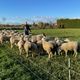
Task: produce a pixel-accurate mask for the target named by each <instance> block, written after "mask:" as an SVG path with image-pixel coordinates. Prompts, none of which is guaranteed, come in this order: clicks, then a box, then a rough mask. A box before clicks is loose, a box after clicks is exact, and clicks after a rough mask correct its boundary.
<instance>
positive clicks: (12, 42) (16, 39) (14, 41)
mask: <svg viewBox="0 0 80 80" xmlns="http://www.w3.org/2000/svg"><path fill="white" fill-rule="evenodd" d="M19 40H20V36H14V35H13V36H11V37H10V44H11V48H13V45H14V44H17V43H18V41H19Z"/></svg>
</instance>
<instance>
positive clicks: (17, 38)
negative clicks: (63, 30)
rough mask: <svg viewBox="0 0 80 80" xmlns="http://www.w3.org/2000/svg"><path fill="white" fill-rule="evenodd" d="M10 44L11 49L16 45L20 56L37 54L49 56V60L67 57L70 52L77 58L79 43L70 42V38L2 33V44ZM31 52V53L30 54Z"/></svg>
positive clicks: (15, 32) (4, 31)
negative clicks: (61, 56)
mask: <svg viewBox="0 0 80 80" xmlns="http://www.w3.org/2000/svg"><path fill="white" fill-rule="evenodd" d="M4 41H5V42H9V43H10V45H11V48H14V47H15V46H14V45H16V46H17V47H18V49H19V55H22V54H25V55H26V57H28V55H29V53H31V54H32V56H34V53H36V54H39V55H41V54H44V53H47V54H48V58H51V57H53V55H54V54H55V55H62V54H63V53H65V56H66V57H67V53H68V51H74V56H75V57H76V56H77V53H78V52H77V49H78V42H77V41H73V40H69V39H68V38H65V39H60V38H58V37H54V38H51V37H49V36H46V35H45V34H38V35H24V34H23V33H19V32H17V31H13V30H2V31H0V43H1V44H2V43H3V42H4ZM30 51H31V52H30Z"/></svg>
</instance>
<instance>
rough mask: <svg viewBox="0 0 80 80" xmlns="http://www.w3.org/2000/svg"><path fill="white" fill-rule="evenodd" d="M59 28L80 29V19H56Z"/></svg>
mask: <svg viewBox="0 0 80 80" xmlns="http://www.w3.org/2000/svg"><path fill="white" fill-rule="evenodd" d="M57 26H58V27H59V28H80V19H58V20H57Z"/></svg>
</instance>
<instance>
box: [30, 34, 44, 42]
mask: <svg viewBox="0 0 80 80" xmlns="http://www.w3.org/2000/svg"><path fill="white" fill-rule="evenodd" d="M43 36H44V34H38V35H33V36H32V37H31V42H34V43H36V42H37V41H39V40H41V39H42V38H43Z"/></svg>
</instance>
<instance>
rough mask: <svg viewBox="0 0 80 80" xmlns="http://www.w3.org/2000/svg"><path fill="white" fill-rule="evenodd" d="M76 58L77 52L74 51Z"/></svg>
mask: <svg viewBox="0 0 80 80" xmlns="http://www.w3.org/2000/svg"><path fill="white" fill-rule="evenodd" d="M74 53H75V57H76V56H77V51H76V50H75V49H74Z"/></svg>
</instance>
